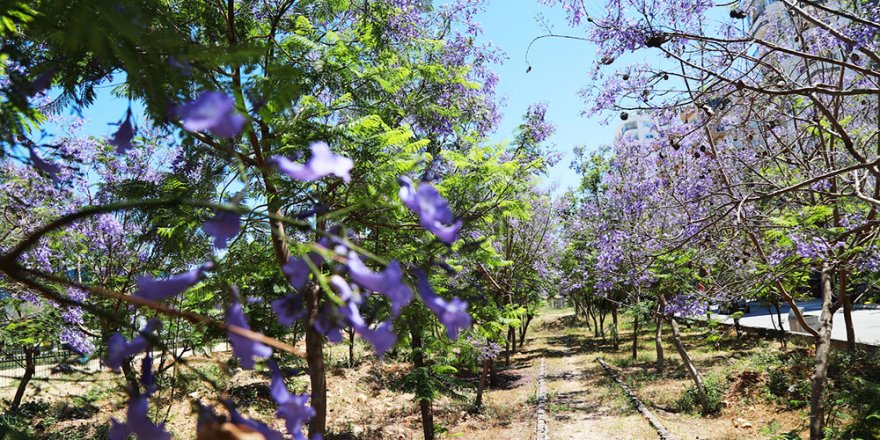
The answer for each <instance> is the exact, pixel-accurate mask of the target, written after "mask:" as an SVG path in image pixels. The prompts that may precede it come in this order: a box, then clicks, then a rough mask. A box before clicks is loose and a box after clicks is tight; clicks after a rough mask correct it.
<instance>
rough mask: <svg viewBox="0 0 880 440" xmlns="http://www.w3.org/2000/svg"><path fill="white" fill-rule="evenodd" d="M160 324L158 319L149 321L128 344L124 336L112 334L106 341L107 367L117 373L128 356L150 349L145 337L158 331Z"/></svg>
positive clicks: (151, 335)
mask: <svg viewBox="0 0 880 440" xmlns="http://www.w3.org/2000/svg"><path fill="white" fill-rule="evenodd" d="M160 325H161V322H160V321H159V320H158V319H151V320H149V321H148V322H147V325H145V326H144V328H143V329H141V330H140V332H139V333H140V335H138V336H136V337H135V338H133V339H132V340H131V341H130V342H129V341H126V340H125V336H122V335H121V334H119V333H114V334H112V335H111V336H110V340H109V341H107V366H109V367H110V368H111V369H113V371H119V368H120V367H122V362H124V361H125V359H126V358H128V357H130V356H134V355H136V354H138V353H141V352H144V351H146V350H147V349H148V348H150V340H149V339H148V336H147V335H150V337H153V336H155V335H153V333H154V332H155V331H156V330H158V329H159V326H160Z"/></svg>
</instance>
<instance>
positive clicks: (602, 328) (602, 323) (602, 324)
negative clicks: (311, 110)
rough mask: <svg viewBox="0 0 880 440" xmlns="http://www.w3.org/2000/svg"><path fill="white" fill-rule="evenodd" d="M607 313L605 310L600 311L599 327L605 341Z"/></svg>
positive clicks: (600, 334)
mask: <svg viewBox="0 0 880 440" xmlns="http://www.w3.org/2000/svg"><path fill="white" fill-rule="evenodd" d="M606 315H607V313H605V312H604V311H599V327H598V329H599V336H600V337H601V338H602V340H603V341H604V340H605V316H606Z"/></svg>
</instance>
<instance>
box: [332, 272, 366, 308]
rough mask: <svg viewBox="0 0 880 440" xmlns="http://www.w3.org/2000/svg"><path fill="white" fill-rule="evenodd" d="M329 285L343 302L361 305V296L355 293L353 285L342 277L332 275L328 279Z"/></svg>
mask: <svg viewBox="0 0 880 440" xmlns="http://www.w3.org/2000/svg"><path fill="white" fill-rule="evenodd" d="M327 284H328V285H330V288H331V289H333V291H334V292H336V294H337V295H339V298H341V299H342V300H343V301H346V302H353V303H356V304H360V302H361V296H360V295H359V294H357V293H355V291H354V290H352V288H351V285H350V284H348V282H347V281H345V279H344V278H342V277H341V276H339V275H330V277H329V278H328V279H327Z"/></svg>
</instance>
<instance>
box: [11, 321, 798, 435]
mask: <svg viewBox="0 0 880 440" xmlns="http://www.w3.org/2000/svg"><path fill="white" fill-rule="evenodd" d="M532 329H533V330H532V331H531V332H530V334H529V335H528V336H527V340H526V343H525V345H524V347H523V349H522V350H521V351H520V352H519V353H517V354H516V355H514V356H513V357H512V358H511V365H509V366H503V359H500V360H499V363H500V365H502V366H501V367H500V369H499V372H498V377H497V381H496V382H495V383H494V384H493V385H492V386H491V388H490V389H488V390H487V391H486V393H485V394H484V397H483V399H484V406H483V408H482V410H481V411H479V412H475V411H473V408H472V407H471V402H472V401H473V396H474V390H472V389H466V390H464V391H462V392H461V394H462V395H463V396H464V399H463V400H462V399H453V398H450V397H440V398H439V399H438V400H437V401H435V403H434V409H435V414H434V416H435V422H436V424H437V426H439V427H442V428H443V429H444V430H445V431H446V432H445V434H443V435H441V436H440V437H439V438H449V439H456V438H459V439H477V440H481V439H485V440H489V439H492V440H495V439H505V440H506V439H531V438H534V436H535V429H536V420H535V410H536V408H535V394H536V390H537V374H538V366H539V365H540V360H541V358H544V359H545V363H546V375H545V381H546V382H545V383H546V390H547V405H546V409H547V416H546V422H547V426H548V432H549V438H550V439H554V440H555V439H560V440H562V439H603V440H604V439H654V438H657V434H656V432H655V431H654V430H653V428H652V427H651V426H650V425H649V424H648V422H647V421H646V420H645V419H644V418H643V417H642V416H641V415H640V414H639V413H637V412H636V411H635V410H634V409H633V407H632V405H631V403H630V402H629V401H628V400H627V399H626V397H625V396H624V394H623V392H622V391H621V390H620V388H619V387H618V386H617V385H616V384H615V383H614V382H613V381H611V380H610V379H609V378H608V377H607V376H606V375H605V373H604V371H603V370H602V368H601V367H600V366H599V364H598V363H597V362H596V360H595V359H596V357H597V356H599V355H601V356H603V357H604V358H605V359H606V360H607V361H608V362H609V363H610V364H611V365H612V366H614V367H615V368H616V369H617V370H618V371H619V373H620V374H621V376H622V377H624V379H625V380H627V382H628V383H630V386H631V387H632V388H633V390H634V391H635V392H636V394H637V395H638V396H639V397H640V398H641V399H642V400H644V401H645V402H646V404H648V406H649V407H650V408H651V411H652V412H654V413H655V415H657V416H658V417H659V418H660V419H661V421H662V422H663V424H664V425H665V426H666V428H667V429H669V430H670V431H671V432H672V433H673V434H674V435H675V436H676V437H678V438H679V439H751V438H771V437H772V436H773V435H774V434H778V433H781V432H788V431H790V430H792V429H798V427H802V426H803V417H804V414H803V412H800V411H790V410H786V409H784V408H780V407H778V406H777V405H775V404H774V403H772V402H769V401H766V400H763V399H761V397H760V396H759V394H760V393H759V392H758V391H757V390H758V389H759V388H760V384H761V381H763V380H765V375H764V374H762V372H759V371H749V370H748V369H747V368H745V369H743V366H742V365H739V364H737V359H739V358H741V356H742V353H740V351H743V350H740V351H736V352H733V351H724V350H721V351H712V350H705V351H703V350H701V349H698V347H702V346H704V345H706V344H699V341H698V340H697V339H691V340H689V341H687V342H688V343H689V344H690V346H691V347H692V348H691V349H692V351H693V352H692V355H693V357H694V359H695V362H696V363H697V366H698V368H700V369H701V371H703V372H704V374H711V372H713V371H728V370H730V371H732V373H731V375H730V377H731V387H730V389H729V390H728V394H727V395H726V396H725V407H724V408H723V410H722V411H721V412H720V413H719V414H717V415H714V416H710V417H701V416H699V415H696V414H688V413H683V412H678V411H675V401H676V399H677V398H678V397H679V396H681V394H682V393H683V391H684V389H685V388H686V387H687V385H688V383H689V381H688V379H687V377H686V376H685V374H684V373H683V371H682V369H681V367H680V363H678V362H676V353H675V351H674V350H673V349H672V348H671V347H667V350H666V353H667V364H668V367H667V370H666V372H665V373H663V374H661V375H657V374H656V373H654V372H653V368H654V351H653V339H652V338H649V337H647V336H645V337H643V338H642V339H643V340H642V341H641V343H640V350H641V354H640V355H639V358H638V359H637V360H636V361H628V358H629V352H630V351H629V350H630V345H629V341H630V336H627V333H628V332H627V331H625V330H622V331H621V345H620V348H619V350H618V351H616V352H615V351H614V350H612V348H611V344H610V341H609V340H608V338H604V340H603V338H600V337H595V336H593V335H592V334H588V333H589V332H588V331H587V330H586V329H585V328H584V327H583V325H582V324H578V323H576V322H575V321H574V319H573V316H572V311H571V310H570V309H562V310H553V309H549V310H545V311H544V314H543V315H541V317H540V318H538V319H537V320H536V321H535V322H534V323H533V324H532ZM646 332H649V333H650V332H653V329H646ZM630 334H631V333H630ZM689 348H690V347H689ZM765 348H766V347H765ZM749 349H750V350H760V349H761V345H760V344H757V345H753V346H751V347H750V348H749ZM745 351H746V352H748V350H745ZM346 352H347V347H345V346H339V347H334V348H333V350H332V354H331V360H332V359H333V357H336V358H337V359H345V356H346V355H345V353H346ZM360 353H361V354H360V356H361V362H360V364H358V365H357V366H355V367H353V368H344V367H342V366H341V364H344V362H341V361H337V362H335V363H334V365H336V366H335V367H334V368H332V369H331V370H330V371H328V375H327V380H328V385H329V387H328V389H329V390H330V391H329V393H328V402H329V405H328V409H329V414H328V429H329V432H330V434H329V435H327V436H326V437H325V438H327V439H328V440H333V439H377V440H378V439H396V440H404V439H419V438H421V426H420V418H419V412H418V406H417V404H416V403H415V402H414V401H413V395H412V394H410V393H406V392H402V391H400V390H398V389H396V388H395V387H394V386H391V384H394V383H395V382H396V381H397V380H398V379H399V378H401V377H403V376H404V375H405V374H406V373H407V371H408V368H410V367H409V366H408V364H404V363H394V362H384V363H381V364H380V363H377V362H376V361H375V360H374V359H372V358H371V357H369V354H368V352H365V351H363V350H360ZM228 358H229V353H215V354H214V356H213V357H210V358H209V357H202V358H191V359H189V360H188V364H189V365H190V366H191V367H192V368H195V369H197V370H198V371H200V372H202V373H204V374H206V375H207V376H210V377H218V378H219V377H227V376H225V375H223V374H221V373H222V371H224V369H225V365H226V362H225V361H226V360H227V359H228ZM331 363H332V362H331ZM189 368H190V367H187V368H181V370H180V371H181V372H182V373H181V375H182V377H184V376H185V377H186V378H187V380H185V381H184V380H183V378H182V379H181V380H180V381H179V382H178V384H177V386H176V387H174V388H175V390H176V391H175V392H174V393H173V394H172V392H171V390H170V389H168V387H163V391H162V392H161V393H159V394H157V395H156V396H154V398H153V399H151V408H159V409H160V412H159V413H158V414H157V413H156V412H153V413H152V414H153V415H154V416H157V415H161V416H166V420H167V421H166V428H167V429H169V430H170V431H172V432H173V433H174V434H175V438H182V439H183V438H192V436H193V434H192V433H193V431H194V429H193V427H194V426H195V415H194V414H193V409H192V401H193V400H195V399H202V400H203V401H206V402H211V399H212V396H214V395H216V394H215V393H214V392H213V391H212V390H211V389H210V388H209V387H206V386H204V385H202V384H199V383H200V382H198V381H196V380H194V378H191V377H189V376H186V375H185V374H184V373H183V372H184V371H189ZM212 372H213V373H212ZM58 378H60V379H63V380H56V379H57V378H55V377H53V378H52V380H50V381H41V382H34V383H32V385H31V386H30V387H29V391H28V394H27V396H26V398H25V401H26V402H28V401H30V402H34V401H41V402H46V403H48V404H49V406H50V407H51V409H50V410H44V411H43V412H42V413H41V414H39V415H36V416H35V421H34V426H38V425H39V424H40V423H42V425H41V426H42V429H43V431H41V432H43V433H45V434H46V435H47V436H48V435H49V433H53V432H54V433H56V437H57V436H58V433H59V432H71V433H73V432H76V435H73V434H71V435H62V436H61V437H60V438H90V439H91V438H102V437H101V432H102V430H101V429H100V428H98V427H102V426H103V427H106V426H107V425H108V424H109V419H110V418H111V417H116V418H117V419H124V417H125V415H124V411H125V409H124V402H123V399H124V394H123V393H122V392H120V390H122V389H123V382H122V378H121V375H118V374H113V373H111V372H101V373H98V374H93V375H83V374H76V373H74V374H66V375H63V376H58ZM463 379H465V380H470V381H473V380H474V378H463ZM218 380H219V379H218ZM267 383H268V381H267V377H266V376H265V375H264V373H256V372H251V371H240V370H239V371H235V372H234V374H233V375H232V377H231V378H229V379H223V381H222V382H221V383H220V385H221V386H222V387H223V389H225V390H226V391H228V392H229V393H230V394H232V395H233V396H234V397H235V398H236V401H238V402H240V403H242V404H241V408H240V410H241V412H242V413H243V414H245V415H250V416H254V417H259V418H260V419H261V420H273V413H274V405H273V404H272V403H271V401H270V400H269V398H268V388H267V387H266V384H267ZM307 383H308V382H307V377H306V376H304V375H302V373H300V374H299V375H297V376H295V377H293V378H291V379H289V381H288V385H289V387H290V388H291V389H292V390H293V391H297V392H305V391H306V389H307ZM182 390H183V391H182ZM14 391H15V388H14V386H9V387H5V388H2V389H0V398H2V399H5V400H6V402H8V401H9V400H11V396H12V394H13V393H14ZM64 405H67V406H68V407H69V406H71V405H72V406H74V407H77V406H81V407H90V408H91V409H90V410H88V411H79V412H77V411H75V410H73V411H71V410H70V409H69V408H68V411H67V412H72V413H74V414H73V416H65V417H59V414H62V415H64V414H66V413H65V410H64V409H63V407H64ZM74 409H75V408H74ZM36 419H40V420H42V422H41V421H40V420H36ZM274 424H275V427H276V428H278V429H283V426H282V424H281V422H280V421H275V422H274ZM96 435H97V437H96Z"/></svg>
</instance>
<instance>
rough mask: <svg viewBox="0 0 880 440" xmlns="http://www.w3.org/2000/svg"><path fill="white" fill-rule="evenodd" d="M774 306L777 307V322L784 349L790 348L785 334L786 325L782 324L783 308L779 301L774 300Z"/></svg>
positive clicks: (780, 341) (780, 340)
mask: <svg viewBox="0 0 880 440" xmlns="http://www.w3.org/2000/svg"><path fill="white" fill-rule="evenodd" d="M773 307H775V308H776V323H777V325H778V326H779V343H780V344H782V349H783V350H788V338H787V337H786V336H785V334H786V333H785V327H783V326H782V309H781V308H780V307H779V301H778V300H776V301H773Z"/></svg>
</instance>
